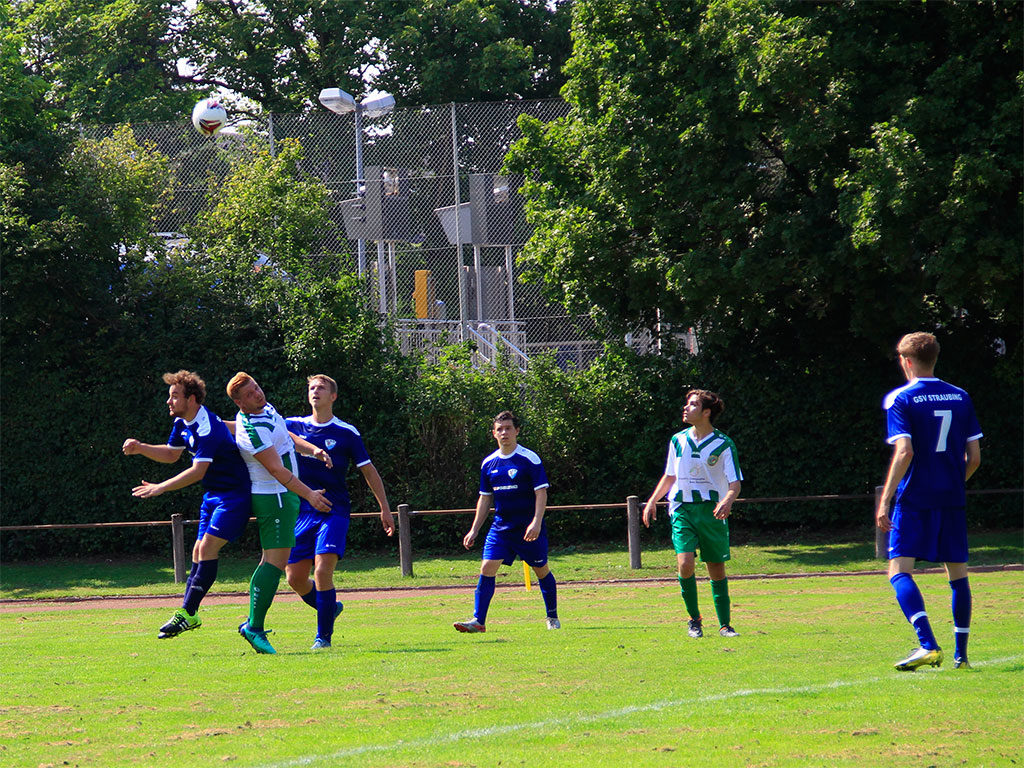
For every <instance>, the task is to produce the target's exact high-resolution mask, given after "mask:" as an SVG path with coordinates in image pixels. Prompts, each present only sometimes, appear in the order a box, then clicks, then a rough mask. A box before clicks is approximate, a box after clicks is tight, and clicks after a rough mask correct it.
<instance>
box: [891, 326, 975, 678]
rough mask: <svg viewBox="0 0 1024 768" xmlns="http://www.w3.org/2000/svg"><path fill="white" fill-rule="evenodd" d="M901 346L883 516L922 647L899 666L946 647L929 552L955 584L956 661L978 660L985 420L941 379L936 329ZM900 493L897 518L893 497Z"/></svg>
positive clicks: (895, 580)
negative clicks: (929, 604) (977, 552)
mask: <svg viewBox="0 0 1024 768" xmlns="http://www.w3.org/2000/svg"><path fill="white" fill-rule="evenodd" d="M896 353H897V354H898V356H899V363H900V368H901V369H902V371H903V375H904V376H906V378H907V382H908V383H907V384H906V385H905V386H902V387H900V388H899V389H894V390H893V391H892V392H890V393H889V394H888V395H886V396H885V400H884V401H883V403H882V407H883V408H884V409H885V414H886V431H887V437H886V442H887V443H889V444H890V445H892V446H893V452H892V461H891V462H890V464H889V472H888V475H887V476H886V478H885V486H884V487H883V488H882V495H881V497H880V498H879V500H878V509H877V511H876V521H877V524H878V527H879V528H881V529H882V530H883V531H889V581H890V582H891V583H892V586H893V588H894V589H895V590H896V601H897V602H898V603H899V606H900V608H901V609H902V610H903V614H904V615H905V616H906V617H907V621H909V622H910V624H911V625H912V626H913V627H914V631H915V632H916V633H917V638H918V641H919V643H920V647H918V648H916V649H915V650H914V651H913V652H911V654H910V655H909V656H907V657H906V658H905V659H902V660H900V661H898V662H896V665H895V666H896V669H898V670H901V671H904V672H912V671H914V670H915V669H917V668H918V667H921V666H925V665H931V666H933V667H937V666H939V665H941V664H942V649H941V648H939V644H938V643H937V642H936V640H935V634H934V633H933V632H932V628H931V624H930V623H929V621H928V614H927V613H926V612H925V609H924V599H923V598H922V596H921V591H920V590H919V589H918V587H917V584H916V583H915V582H914V577H913V575H912V573H913V571H914V561H915V560H917V559H922V560H928V561H931V562H933V563H943V564H944V565H945V567H946V575H947V576H948V577H949V586H950V589H951V590H952V591H953V639H954V651H953V666H954V667H955V668H961V667H965V668H966V667H970V664H969V663H968V661H967V637H968V633H969V632H970V626H971V588H970V583H969V581H968V578H967V513H966V506H967V502H966V496H965V485H966V483H967V480H968V479H969V478H970V477H971V475H973V474H974V471H975V470H976V469H977V468H978V466H979V465H980V464H981V447H980V444H979V442H978V441H979V440H980V439H981V436H982V435H981V427H979V426H978V419H977V417H976V416H975V414H974V405H973V404H972V403H971V398H970V396H969V395H968V394H967V393H966V392H965V391H964V390H962V389H960V388H959V387H954V386H953V385H952V384H947V383H946V382H944V381H941V380H940V379H936V378H935V362H936V361H937V360H938V357H939V342H938V341H936V339H935V337H934V336H933V335H932V334H930V333H910V334H907V335H906V336H904V337H903V338H902V339H900V342H899V344H898V345H897V346H896ZM894 495H895V499H896V501H895V504H893V510H892V519H891V520H890V518H889V502H890V501H891V500H892V499H893V496H894Z"/></svg>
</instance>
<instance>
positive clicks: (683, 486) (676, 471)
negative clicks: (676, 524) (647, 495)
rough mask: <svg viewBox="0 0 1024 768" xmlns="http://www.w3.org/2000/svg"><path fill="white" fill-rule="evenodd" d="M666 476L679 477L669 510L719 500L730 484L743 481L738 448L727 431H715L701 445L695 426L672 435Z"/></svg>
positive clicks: (672, 491)
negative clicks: (699, 502)
mask: <svg viewBox="0 0 1024 768" xmlns="http://www.w3.org/2000/svg"><path fill="white" fill-rule="evenodd" d="M665 474H666V475H670V476H672V477H675V479H676V481H675V483H673V484H672V487H671V488H670V489H669V492H668V498H669V502H671V503H670V504H669V510H670V511H671V510H674V509H675V508H676V507H677V506H678V505H679V504H683V503H690V502H695V501H718V500H719V499H720V498H721V497H723V496H725V494H726V493H727V492H728V491H729V483H732V482H735V481H737V480H742V479H743V473H742V472H741V471H740V462H739V457H738V456H737V455H736V445H735V444H734V443H733V441H732V440H730V439H729V436H728V435H726V434H725V433H724V432H719V431H718V430H717V429H716V430H713V431H712V432H711V434H710V435H708V436H707V437H705V438H704V439H703V440H702V441H701V442H699V443H698V442H697V438H696V437H695V436H694V432H693V427H690V428H689V429H684V430H683V431H682V432H677V433H676V434H674V435H672V440H671V441H670V442H669V445H668V459H667V460H666V461H665Z"/></svg>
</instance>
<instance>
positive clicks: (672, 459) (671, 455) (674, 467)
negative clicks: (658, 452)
mask: <svg viewBox="0 0 1024 768" xmlns="http://www.w3.org/2000/svg"><path fill="white" fill-rule="evenodd" d="M677 440H678V438H676V437H673V438H672V439H671V440H669V441H668V454H667V455H666V456H665V474H666V475H668V476H669V477H676V475H677V474H678V472H679V468H678V462H677V461H676V457H677V456H678V454H679V445H678V443H677V442H676V441H677Z"/></svg>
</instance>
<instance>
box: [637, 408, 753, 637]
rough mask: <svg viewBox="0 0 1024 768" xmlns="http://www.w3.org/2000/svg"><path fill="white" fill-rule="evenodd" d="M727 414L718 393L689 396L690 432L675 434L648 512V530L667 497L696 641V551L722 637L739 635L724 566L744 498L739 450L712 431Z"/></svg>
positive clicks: (699, 628)
mask: <svg viewBox="0 0 1024 768" xmlns="http://www.w3.org/2000/svg"><path fill="white" fill-rule="evenodd" d="M724 410H725V403H723V402H722V398H720V397H719V396H718V395H716V394H715V393H714V392H708V391H707V390H706V389H691V390H690V391H689V392H687V393H686V405H684V406H683V423H684V424H689V425H690V427H689V428H688V429H684V430H683V431H682V432H677V433H676V434H675V435H673V436H672V439H671V440H670V441H669V446H668V458H667V459H666V461H665V474H663V475H662V476H661V480H659V481H658V485H657V486H655V488H654V492H653V493H652V494H651V497H650V498H649V499H648V500H647V504H646V505H645V506H644V514H643V519H644V525H645V526H647V527H648V528H649V527H650V525H651V521H652V520H655V519H657V517H658V507H657V504H658V500H659V499H661V498H662V497H663V496H664V495H665V494H666V493H667V494H668V499H669V507H668V514H669V517H670V518H671V520H672V545H673V546H674V547H675V550H676V564H677V566H678V574H679V586H680V589H681V590H682V593H683V603H684V604H685V605H686V611H687V613H688V614H689V615H690V625H689V631H688V634H689V635H690V637H695V638H696V637H703V636H704V627H703V620H702V619H701V615H700V608H699V606H698V602H697V577H696V576H695V575H694V571H695V570H696V552H697V549H698V548H699V549H700V557H701V560H703V561H704V564H705V565H706V566H707V568H708V577H709V578H710V580H711V599H712V601H713V602H714V604H715V613H716V614H717V617H718V634H720V635H721V636H722V637H736V636H737V635H738V634H739V633H738V632H737V631H736V630H735V629H733V628H732V624H731V623H730V622H731V621H732V618H731V614H732V602H731V600H730V598H729V580H728V578H727V576H726V573H725V561H726V560H728V559H729V558H730V554H729V514H730V512H732V504H733V502H734V501H735V500H736V497H737V496H739V495H740V481H741V480H743V473H742V472H741V471H740V463H739V458H738V456H737V455H736V446H735V445H734V444H733V442H732V440H730V439H729V437H728V435H726V434H725V433H723V432H720V431H719V430H717V429H715V428H714V427H713V426H712V423H713V422H714V420H715V419H716V418H718V416H720V415H721V413H722V411H724Z"/></svg>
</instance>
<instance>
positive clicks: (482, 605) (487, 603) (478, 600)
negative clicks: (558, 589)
mask: <svg viewBox="0 0 1024 768" xmlns="http://www.w3.org/2000/svg"><path fill="white" fill-rule="evenodd" d="M494 582H495V578H494V576H484V575H483V574H480V580H479V581H478V582H477V583H476V597H475V603H474V611H473V615H474V616H476V620H477V621H479V622H480V623H481V624H486V623H487V609H488V608H490V607H491V598H492V597H494ZM542 589H543V587H542Z"/></svg>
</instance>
